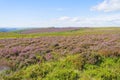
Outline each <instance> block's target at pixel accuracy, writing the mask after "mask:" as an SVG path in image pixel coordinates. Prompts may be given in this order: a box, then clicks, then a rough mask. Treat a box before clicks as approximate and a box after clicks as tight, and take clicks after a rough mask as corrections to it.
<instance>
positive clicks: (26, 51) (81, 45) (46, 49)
mask: <svg viewBox="0 0 120 80" xmlns="http://www.w3.org/2000/svg"><path fill="white" fill-rule="evenodd" d="M86 52H97V53H98V54H100V55H104V56H110V57H115V56H120V34H112V35H111V34H102V35H93V34H92V35H85V36H84V35H83V36H64V37H63V36H59V37H40V38H20V39H1V40H0V59H3V58H4V59H6V60H8V61H10V62H12V63H13V64H17V66H19V67H20V66H21V67H22V66H23V65H29V64H31V63H33V64H34V63H37V62H39V61H40V60H38V59H37V57H38V56H43V57H44V59H45V60H50V59H51V58H53V56H52V53H56V54H60V55H65V54H68V53H69V54H75V53H78V54H81V53H86ZM86 55H87V54H86ZM4 63H5V62H4ZM0 64H1V63H0ZM7 64H8V63H6V65H7Z"/></svg>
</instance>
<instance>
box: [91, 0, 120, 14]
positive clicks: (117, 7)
mask: <svg viewBox="0 0 120 80" xmlns="http://www.w3.org/2000/svg"><path fill="white" fill-rule="evenodd" d="M91 10H96V11H104V12H111V11H120V0H104V1H103V2H101V3H99V4H98V5H96V6H93V7H92V8H91Z"/></svg>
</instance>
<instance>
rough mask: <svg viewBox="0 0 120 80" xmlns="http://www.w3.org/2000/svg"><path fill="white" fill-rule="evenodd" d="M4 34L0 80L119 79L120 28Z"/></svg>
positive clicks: (0, 56) (1, 41)
mask: <svg viewBox="0 0 120 80" xmlns="http://www.w3.org/2000/svg"><path fill="white" fill-rule="evenodd" d="M2 34H4V35H7V36H3V35H2ZM11 34H12V35H11ZM1 35H2V36H0V37H1V38H2V39H0V67H1V66H2V67H3V66H5V67H9V68H8V69H7V70H5V71H2V72H0V80H120V28H94V29H88V28H87V29H81V30H77V31H68V32H52V33H43V34H41V33H40V34H38V33H37V34H19V33H1ZM29 35H30V36H29ZM58 35H59V36H58ZM18 37H19V38H18Z"/></svg>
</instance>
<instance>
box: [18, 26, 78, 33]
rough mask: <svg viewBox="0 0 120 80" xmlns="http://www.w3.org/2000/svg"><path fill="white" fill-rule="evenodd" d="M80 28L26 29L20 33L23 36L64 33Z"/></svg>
mask: <svg viewBox="0 0 120 80" xmlns="http://www.w3.org/2000/svg"><path fill="white" fill-rule="evenodd" d="M78 29H80V28H77V27H76V28H74V27H73V28H36V29H27V30H22V31H20V33H23V34H31V33H45V32H65V31H73V30H78Z"/></svg>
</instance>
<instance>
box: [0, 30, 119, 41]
mask: <svg viewBox="0 0 120 80" xmlns="http://www.w3.org/2000/svg"><path fill="white" fill-rule="evenodd" d="M115 33H120V28H83V29H79V30H76V31H66V32H51V33H32V34H20V33H19V32H18V33H17V32H7V33H4V32H1V33H0V39H4V38H36V37H45V36H76V35H89V34H115Z"/></svg>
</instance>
